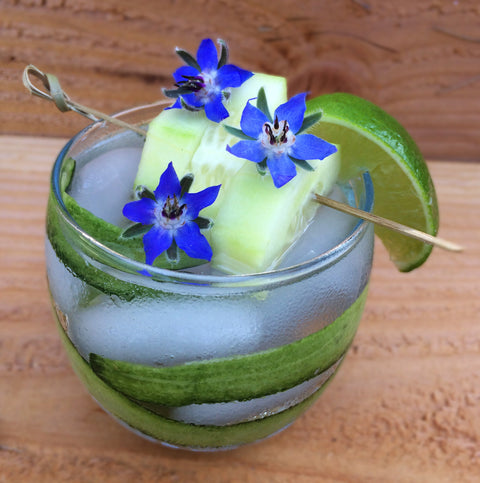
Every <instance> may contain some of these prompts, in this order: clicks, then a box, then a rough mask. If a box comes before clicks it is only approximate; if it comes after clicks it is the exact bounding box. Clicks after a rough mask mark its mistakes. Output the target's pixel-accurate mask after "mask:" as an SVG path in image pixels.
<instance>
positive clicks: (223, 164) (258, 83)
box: [134, 74, 287, 218]
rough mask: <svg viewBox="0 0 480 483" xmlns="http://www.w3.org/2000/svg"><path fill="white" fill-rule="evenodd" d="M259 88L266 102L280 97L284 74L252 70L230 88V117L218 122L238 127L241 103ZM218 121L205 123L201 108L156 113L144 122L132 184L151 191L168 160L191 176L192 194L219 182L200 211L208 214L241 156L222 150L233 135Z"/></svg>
mask: <svg viewBox="0 0 480 483" xmlns="http://www.w3.org/2000/svg"><path fill="white" fill-rule="evenodd" d="M261 87H264V88H265V90H266V91H268V101H269V102H270V103H271V104H272V105H277V104H281V103H283V102H285V101H286V99H287V84H286V79H285V78H284V77H278V76H272V75H267V74H255V75H253V76H252V77H251V78H250V79H248V80H247V81H245V82H244V84H242V85H241V86H240V87H238V88H236V89H233V90H232V93H231V95H230V98H229V99H228V101H227V102H226V107H227V109H228V111H229V113H230V116H229V117H228V118H226V119H225V121H224V122H223V123H225V124H227V125H229V126H235V127H238V126H239V125H240V119H241V116H242V112H243V109H244V107H245V105H246V103H247V102H248V100H249V99H251V98H253V97H255V96H256V95H257V94H258V91H259V89H260V88H261ZM223 123H220V124H217V123H214V122H211V121H209V120H208V119H207V118H206V117H205V114H204V113H203V112H197V113H195V112H190V111H187V110H184V109H168V110H164V111H163V112H161V113H160V114H159V115H158V116H157V117H156V118H155V119H154V120H153V121H152V122H151V123H150V125H149V128H148V134H147V138H146V141H145V146H144V148H143V152H142V157H141V160H140V165H139V168H138V172H137V176H136V178H135V185H134V187H136V186H138V185H144V186H147V188H149V189H151V190H154V189H155V188H156V187H157V184H158V180H159V178H160V175H161V174H162V173H163V171H165V169H166V167H167V165H168V163H169V162H170V161H172V162H173V166H174V167H175V171H176V173H177V175H178V177H179V178H182V177H183V176H184V175H185V174H187V173H193V174H194V176H195V179H194V183H193V186H192V188H191V191H192V192H197V191H201V190H202V189H204V188H207V187H208V186H214V185H218V184H222V189H221V191H220V195H219V197H220V198H217V200H216V202H215V203H214V204H213V205H212V206H211V207H208V208H207V209H206V210H205V211H204V212H203V213H204V216H207V217H211V218H214V216H215V214H216V211H217V207H218V206H219V205H220V204H221V196H222V192H224V191H225V189H226V187H225V185H226V184H227V183H228V180H229V179H230V178H231V177H232V176H233V175H234V174H235V172H236V171H237V170H238V169H240V168H241V166H242V165H243V161H242V160H241V159H239V158H237V157H235V156H233V155H231V154H230V153H228V152H227V151H226V146H227V145H228V144H229V143H230V144H234V143H235V142H237V141H238V139H237V138H235V137H233V136H232V135H231V134H229V133H228V132H227V131H226V130H225V128H224V127H223Z"/></svg>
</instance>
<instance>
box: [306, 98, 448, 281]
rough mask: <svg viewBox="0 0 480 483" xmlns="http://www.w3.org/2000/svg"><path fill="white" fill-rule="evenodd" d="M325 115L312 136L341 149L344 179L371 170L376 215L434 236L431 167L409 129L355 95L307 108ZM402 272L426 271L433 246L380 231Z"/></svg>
mask: <svg viewBox="0 0 480 483" xmlns="http://www.w3.org/2000/svg"><path fill="white" fill-rule="evenodd" d="M318 112H320V113H322V118H321V120H320V121H319V122H318V123H317V124H315V125H314V126H312V127H311V129H310V132H312V133H313V134H316V135H317V136H319V137H321V138H323V139H325V140H327V141H329V142H330V143H334V144H338V145H340V148H341V157H342V158H341V168H340V178H341V179H343V180H346V179H350V178H352V177H354V176H357V175H358V173H359V172H361V171H364V170H368V171H369V172H370V175H371V177H372V180H373V184H374V188H375V208H374V212H375V213H376V214H377V215H379V216H382V217H385V218H388V219H390V220H393V221H396V222H398V223H402V224H404V225H407V226H410V227H412V228H416V229H417V230H421V231H424V232H426V233H429V234H431V235H436V233H437V230H438V206H437V198H436V195H435V189H434V186H433V182H432V179H431V177H430V174H429V172H428V167H427V164H426V163H425V160H424V158H423V156H422V154H421V152H420V150H419V148H418V146H417V145H416V144H415V142H414V140H413V139H412V137H411V136H410V135H409V134H408V132H407V131H406V130H405V128H404V127H403V126H401V125H400V124H399V123H398V121H396V120H395V119H394V118H393V117H391V116H390V115H389V114H387V113H386V112H385V111H383V110H382V109H381V108H379V107H378V106H376V105H375V104H372V103H371V102H369V101H367V100H365V99H362V98H360V97H356V96H354V95H351V94H345V93H335V94H326V95H323V96H319V97H317V98H315V99H312V100H310V101H308V102H307V115H308V114H313V113H318ZM375 232H376V234H377V235H378V236H379V237H380V239H381V240H382V242H383V244H384V245H385V247H386V248H387V250H388V252H389V254H390V258H391V259H392V261H393V262H394V263H395V265H396V266H397V268H398V269H399V270H400V271H402V272H408V271H410V270H413V269H414V268H416V267H419V266H420V265H422V263H424V262H425V260H426V259H427V258H428V256H429V255H430V252H431V250H432V246H431V245H427V244H425V243H423V242H421V241H417V240H413V239H411V238H408V237H407V236H405V235H402V234H400V233H396V232H393V231H391V230H388V229H387V228H382V227H377V226H376V227H375Z"/></svg>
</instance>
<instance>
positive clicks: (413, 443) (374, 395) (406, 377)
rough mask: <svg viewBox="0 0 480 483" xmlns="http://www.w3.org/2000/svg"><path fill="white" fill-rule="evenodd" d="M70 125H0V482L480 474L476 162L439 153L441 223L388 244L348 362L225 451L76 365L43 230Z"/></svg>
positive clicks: (462, 478) (313, 482) (314, 480)
mask: <svg viewBox="0 0 480 483" xmlns="http://www.w3.org/2000/svg"><path fill="white" fill-rule="evenodd" d="M62 144H63V140H62V139H49V138H36V137H15V136H0V202H1V208H0V263H1V267H2V270H1V277H0V289H1V290H0V320H1V324H0V481H1V482H8V483H10V482H15V483H22V482H33V481H34V482H39V483H41V482H49V483H50V482H57V481H58V482H63V481H72V482H88V483H90V482H109V481H112V482H113V481H115V482H123V481H125V482H127V481H138V482H150V481H159V482H189V483H195V482H204V481H209V482H212V483H217V482H218V483H220V482H222V483H223V482H269V483H270V482H274V483H275V482H278V483H283V482H292V481H295V482H299V483H318V482H382V483H383V482H392V483H398V482H400V483H403V482H405V483H406V482H411V481H415V482H432V481H435V482H475V481H478V475H479V474H480V413H479V411H478V407H479V404H480V325H479V324H478V322H479V318H480V317H479V316H480V299H479V297H478V294H479V293H480V224H479V221H478V213H479V212H480V200H479V197H478V192H479V190H480V165H479V164H475V163H459V162H458V161H456V162H442V163H439V162H431V163H429V166H430V169H431V172H432V176H433V178H434V181H435V184H436V187H437V190H438V195H439V202H440V211H441V217H442V225H441V230H440V234H441V235H442V236H443V237H445V238H449V239H452V240H453V241H457V242H460V243H462V244H463V245H465V247H466V252H465V253H463V254H451V253H448V252H445V251H441V250H434V251H433V253H432V256H431V257H430V259H429V260H428V261H427V263H426V265H424V266H423V267H422V268H420V269H418V270H416V271H414V272H412V273H409V274H400V273H398V272H396V270H395V268H394V267H393V265H392V264H391V263H390V262H389V260H388V256H387V254H386V253H385V251H384V249H383V248H382V247H381V246H380V244H377V246H376V254H375V261H374V269H373V275H372V281H371V289H370V295H369V299H368V302H367V307H366V311H365V314H364V317H363V320H362V323H361V325H360V329H359V332H358V334H357V336H356V338H355V341H354V344H353V347H352V349H351V350H350V352H349V354H348V356H347V359H346V362H345V363H344V365H343V367H342V369H341V371H340V373H339V375H338V376H337V378H336V379H335V381H334V382H333V383H332V384H331V385H330V386H329V388H328V389H327V391H326V392H325V394H324V395H322V397H321V398H320V399H319V401H318V402H317V403H316V404H315V405H314V407H313V408H312V409H311V410H310V411H309V412H307V413H306V414H305V415H304V416H303V417H301V418H300V419H299V420H298V421H297V422H296V423H295V424H293V425H292V426H291V427H290V428H288V429H287V430H286V431H284V432H283V433H281V434H279V435H277V436H275V437H273V438H271V439H269V440H267V441H264V442H262V443H260V444H257V445H253V446H247V447H244V448H241V449H238V450H236V451H230V452H221V453H217V454H195V453H188V452H184V451H174V450H170V449H167V448H163V447H162V446H159V445H156V444H153V443H149V442H147V441H144V440H143V439H141V438H139V437H137V436H135V435H134V434H132V433H130V432H129V431H127V430H125V429H124V428H122V427H121V426H120V425H118V424H117V423H116V422H114V421H113V420H112V419H111V418H110V417H109V416H108V415H106V414H105V413H104V412H103V411H102V410H101V409H99V407H98V406H97V405H96V404H95V403H94V402H93V401H92V400H91V398H90V397H89V396H88V394H87V393H86V392H85V390H84V389H83V387H82V386H81V384H80V382H79V381H78V380H77V378H76V376H75V375H74V374H73V372H72V370H71V369H70V366H69V365H68V362H67V359H66V356H65V355H64V353H63V351H62V348H61V346H60V341H59V338H58V336H57V333H56V332H55V327H54V323H53V319H52V316H51V313H50V307H49V300H48V295H47V288H46V282H45V275H44V272H45V269H44V256H43V236H44V235H43V233H44V226H43V225H44V212H45V205H46V198H47V193H48V182H49V171H50V168H51V164H52V161H53V159H54V158H55V156H56V154H57V152H58V151H59V149H60V148H61V146H62Z"/></svg>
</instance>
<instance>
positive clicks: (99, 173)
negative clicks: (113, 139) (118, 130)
mask: <svg viewBox="0 0 480 483" xmlns="http://www.w3.org/2000/svg"><path fill="white" fill-rule="evenodd" d="M140 156H141V149H140V148H118V149H114V150H112V151H107V152H105V153H103V154H101V155H100V156H98V157H96V158H95V159H93V160H92V161H90V162H88V163H86V164H85V165H83V166H81V167H80V168H78V170H77V171H78V172H76V173H75V176H74V177H73V180H72V184H71V186H70V190H69V192H70V195H71V196H73V197H74V198H75V199H76V200H77V202H78V203H79V205H80V206H82V207H83V208H85V209H87V210H89V211H91V212H92V213H93V214H94V215H96V216H98V217H99V218H103V219H104V220H105V221H108V222H109V223H113V224H114V225H118V226H125V225H126V224H127V223H128V220H126V219H125V218H124V216H123V215H122V208H123V206H124V205H125V203H127V202H128V201H130V200H131V195H132V190H133V183H134V179H135V175H136V173H137V168H138V163H139V161H140Z"/></svg>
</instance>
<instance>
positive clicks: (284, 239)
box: [211, 151, 340, 274]
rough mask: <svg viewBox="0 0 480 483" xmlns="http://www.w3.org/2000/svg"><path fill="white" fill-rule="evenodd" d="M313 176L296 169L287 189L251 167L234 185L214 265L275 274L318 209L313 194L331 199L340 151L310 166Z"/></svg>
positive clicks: (222, 214)
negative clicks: (282, 258)
mask: <svg viewBox="0 0 480 483" xmlns="http://www.w3.org/2000/svg"><path fill="white" fill-rule="evenodd" d="M309 163H310V164H311V166H312V167H313V168H314V171H306V170H303V169H298V170H297V176H295V178H293V179H292V180H291V181H290V182H289V183H287V184H286V185H285V186H282V188H280V189H277V188H275V186H274V185H273V182H272V179H271V177H270V176H269V175H265V176H260V175H259V174H258V172H257V168H256V166H255V164H254V163H252V162H247V164H245V165H244V166H243V167H242V168H241V170H240V171H239V172H238V173H237V175H236V176H235V177H234V178H233V179H232V180H231V183H230V186H229V189H228V192H227V193H226V195H225V196H224V199H223V203H222V205H221V206H220V209H219V211H218V215H217V217H216V219H215V225H214V227H213V229H212V233H211V245H212V249H213V253H214V256H213V258H212V265H213V266H214V267H215V268H217V269H219V270H222V271H224V272H227V273H234V274H235V273H257V272H262V271H265V270H269V269H271V268H272V267H273V266H274V265H275V264H276V263H277V262H278V261H279V259H280V258H281V256H282V254H283V253H284V251H285V250H286V249H287V248H288V247H289V246H290V245H291V244H292V243H293V242H294V241H295V240H296V239H297V238H298V236H299V235H300V234H301V233H302V232H303V231H304V229H305V228H306V226H307V225H308V223H309V221H310V220H311V219H312V217H313V215H314V213H315V210H316V208H317V207H318V205H317V204H316V203H315V202H314V201H313V198H312V193H313V192H317V193H319V194H327V193H328V192H330V190H331V189H332V187H333V185H334V183H335V181H336V179H337V176H338V172H339V169H340V154H339V151H337V152H336V153H334V154H332V155H330V156H328V157H327V158H325V159H324V160H322V161H320V160H314V161H309Z"/></svg>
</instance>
